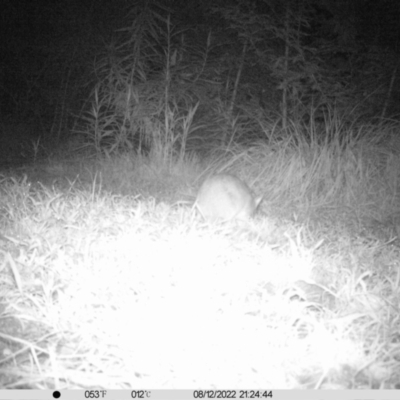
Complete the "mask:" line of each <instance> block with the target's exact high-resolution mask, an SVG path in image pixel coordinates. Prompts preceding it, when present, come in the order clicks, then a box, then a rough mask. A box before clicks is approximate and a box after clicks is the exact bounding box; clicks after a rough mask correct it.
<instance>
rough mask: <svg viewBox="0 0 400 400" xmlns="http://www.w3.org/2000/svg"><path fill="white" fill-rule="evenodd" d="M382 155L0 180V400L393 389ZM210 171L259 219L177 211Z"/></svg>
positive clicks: (110, 168)
mask: <svg viewBox="0 0 400 400" xmlns="http://www.w3.org/2000/svg"><path fill="white" fill-rule="evenodd" d="M364 137H368V135H365V136H364ZM370 137H371V135H370ZM354 140H355V139H354ZM398 159H399V156H398V154H397V153H396V152H395V151H394V150H393V148H391V149H390V150H389V149H388V148H386V147H384V146H381V145H379V146H378V145H377V144H376V143H374V142H373V141H371V140H367V139H365V140H364V141H362V140H360V139H357V142H356V141H354V142H350V143H349V144H348V145H347V146H345V147H341V146H340V145H339V142H333V143H329V144H328V143H322V144H321V143H317V142H311V144H309V145H308V146H294V145H292V144H290V143H289V142H288V143H280V145H276V146H270V147H266V146H261V145H260V146H258V147H253V148H250V149H247V150H245V151H244V150H240V151H236V152H235V153H232V154H231V155H230V156H229V157H226V156H224V157H219V158H214V159H213V160H214V161H210V162H207V163H206V164H202V163H201V162H200V161H198V160H196V159H194V158H191V159H186V160H185V161H183V160H180V163H181V164H177V166H176V168H168V169H167V171H168V173H166V172H165V169H163V166H162V162H161V163H157V160H154V159H153V160H152V159H149V158H147V159H145V158H141V159H133V158H132V157H129V156H128V155H125V156H121V157H119V158H108V159H105V160H97V161H90V162H89V161H86V162H84V161H82V160H81V163H80V164H77V163H75V164H72V163H70V164H68V163H66V162H61V161H58V162H55V161H53V163H50V164H48V165H46V166H42V167H40V166H37V167H36V169H35V170H25V171H24V172H25V173H26V174H27V177H25V178H21V177H20V178H18V177H16V176H14V177H12V176H7V177H6V176H3V177H2V178H1V181H0V224H1V235H0V290H1V305H0V307H1V316H0V325H1V327H0V332H1V333H0V346H1V359H0V380H1V386H2V387H4V388H40V389H42V388H49V389H50V388H58V389H62V388H70V389H71V388H97V389H98V388H106V389H126V388H143V387H152V388H198V387H203V388H204V387H207V388H212V387H213V388H244V387H253V388H255V387H264V388H265V387H268V388H276V389H278V388H285V389H288V388H308V389H310V388H326V389H328V388H341V389H350V388H358V389H361V388H362V389H370V388H380V389H393V388H395V385H396V383H397V382H399V378H400V376H399V371H400V346H399V333H398V332H399V331H400V326H399V320H400V319H399V299H400V283H399V282H400V272H399V271H400V267H399V261H398V260H399V249H400V248H399V243H398V242H399V241H398V238H397V227H398V225H397V222H396V221H397V220H396V218H395V216H396V214H397V209H398V194H397V174H398V171H399V170H398V169H397V170H396V174H395V173H394V171H393V169H392V167H391V166H393V165H397V164H396V163H397V162H398ZM76 165H79V167H77V166H76ZM170 166H171V165H170ZM211 170H215V171H218V172H221V171H230V172H236V173H237V174H238V175H240V176H241V177H242V178H244V179H246V180H247V181H248V182H249V183H250V184H252V186H253V187H254V189H255V191H256V192H257V193H258V194H262V193H264V194H265V201H264V204H263V207H262V213H261V214H260V215H259V216H258V218H256V219H255V220H254V221H252V222H250V223H249V224H245V225H234V224H231V225H230V224H225V225H221V224H206V223H204V222H203V221H202V220H201V219H200V218H199V217H198V216H197V215H195V214H193V211H192V210H191V205H190V201H191V199H192V198H193V195H194V194H195V193H196V188H197V187H198V184H199V183H200V181H201V177H202V176H203V175H202V174H200V171H203V172H204V171H205V173H209V172H210V171H211ZM183 171H186V173H183ZM77 173H79V176H78V177H77ZM41 181H43V182H45V184H41V183H40V182H41ZM177 200H187V202H177ZM372 217H373V218H372Z"/></svg>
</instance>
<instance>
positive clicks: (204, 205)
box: [195, 174, 261, 221]
mask: <svg viewBox="0 0 400 400" xmlns="http://www.w3.org/2000/svg"><path fill="white" fill-rule="evenodd" d="M260 201H261V198H258V199H255V198H254V196H253V194H252V193H251V190H250V189H249V187H248V186H247V185H246V184H245V183H244V182H242V181H241V180H240V179H239V178H237V177H236V176H233V175H229V174H218V175H214V176H211V177H209V178H207V179H206V180H205V181H204V182H203V184H202V185H201V187H200V189H199V193H198V195H197V199H196V203H195V204H196V206H197V208H198V210H199V211H200V214H201V215H202V216H203V217H204V218H205V219H207V220H216V219H220V220H224V221H229V220H233V219H237V220H247V219H249V218H250V217H252V215H253V214H254V212H255V210H256V208H257V206H258V204H259V203H260Z"/></svg>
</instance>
